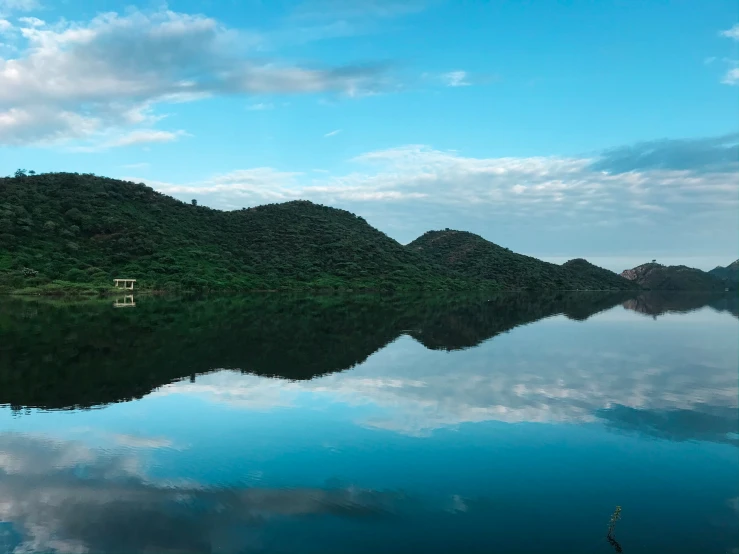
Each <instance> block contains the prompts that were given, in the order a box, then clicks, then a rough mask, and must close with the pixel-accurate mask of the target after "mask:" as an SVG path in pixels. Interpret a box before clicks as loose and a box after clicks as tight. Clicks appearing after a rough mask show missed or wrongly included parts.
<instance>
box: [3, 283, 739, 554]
mask: <svg viewBox="0 0 739 554" xmlns="http://www.w3.org/2000/svg"><path fill="white" fill-rule="evenodd" d="M136 307H137V309H136V310H116V309H112V308H111V305H110V303H109V302H104V303H96V302H90V303H87V304H78V303H76V304H64V303H58V302H31V303H28V302H21V301H17V300H12V301H3V302H0V332H1V333H2V336H3V340H2V341H1V342H0V403H5V404H8V405H9V406H11V407H12V410H11V409H2V408H0V552H4V550H3V545H5V546H4V548H5V551H7V552H19V553H20V552H49V551H51V552H106V553H107V552H145V551H157V552H159V551H168V552H212V551H220V552H234V553H236V552H316V553H318V552H321V553H323V552H377V551H383V552H409V551H414V552H450V551H464V552H494V551H501V552H522V553H528V552H532V553H533V552H540V551H541V550H542V549H541V541H542V537H550V538H551V537H561V538H562V540H561V541H559V540H557V541H549V540H548V541H547V551H550V552H562V553H564V552H568V553H574V552H578V553H579V552H581V553H583V554H584V553H586V552H587V553H593V552H613V548H614V547H615V546H616V545H614V544H609V542H608V541H607V540H606V537H605V528H606V524H607V522H608V518H609V516H610V514H611V513H612V511H613V507H614V506H615V505H617V504H618V505H622V506H624V517H623V520H622V521H621V522H620V523H619V529H618V546H619V548H622V549H623V551H625V552H626V553H627V554H635V553H647V552H661V551H669V552H673V553H675V552H686V553H687V552H721V553H725V552H727V551H729V550H730V548H733V547H734V545H736V544H739V540H737V539H739V528H738V527H737V515H738V514H737V509H739V508H738V506H739V501H738V500H737V498H739V485H738V484H737V482H736V478H735V477H736V472H737V470H739V449H737V448H736V447H737V445H739V441H738V440H737V439H738V438H739V407H738V405H737V404H738V400H737V398H738V397H739V386H738V384H737V366H738V364H739V343H737V341H736V338H737V334H738V331H739V321H738V320H737V310H736V299H734V298H733V297H732V298H729V297H724V296H722V295H710V296H701V297H700V298H697V297H695V296H690V297H684V298H682V300H681V297H679V296H675V295H670V296H664V295H662V296H654V295H650V296H640V297H636V298H629V297H623V296H621V295H595V294H584V295H556V296H551V297H543V296H531V295H503V296H496V297H485V298H480V297H472V298H470V297H451V298H444V297H437V298H418V297H416V298H408V297H390V298H383V299H378V298H375V297H370V296H366V297H365V296H353V297H348V298H347V297H338V296H337V297H334V296H327V297H311V298H306V297H278V296H269V297H268V296H255V297H249V298H232V299H228V298H217V299H189V300H188V302H177V301H175V300H169V299H156V298H144V299H143V300H139V302H137V306H136ZM644 314H646V315H654V316H658V319H657V320H656V321H654V320H652V319H651V317H642V315H644ZM534 323H535V324H534ZM131 399H140V400H138V401H135V402H133V401H131V402H129V401H128V400H131ZM36 408H42V409H43V410H37V409H36ZM80 408H96V409H95V410H88V409H82V410H81V409H80ZM49 409H51V410H52V411H45V410H49ZM60 409H61V410H60ZM532 526H533V527H532ZM532 528H535V529H536V533H532V531H531V530H532Z"/></svg>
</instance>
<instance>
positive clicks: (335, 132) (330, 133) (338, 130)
mask: <svg viewBox="0 0 739 554" xmlns="http://www.w3.org/2000/svg"><path fill="white" fill-rule="evenodd" d="M340 132H341V129H334V130H333V131H330V132H328V133H326V134H325V135H323V136H324V137H333V136H335V135H338V134H339V133H340Z"/></svg>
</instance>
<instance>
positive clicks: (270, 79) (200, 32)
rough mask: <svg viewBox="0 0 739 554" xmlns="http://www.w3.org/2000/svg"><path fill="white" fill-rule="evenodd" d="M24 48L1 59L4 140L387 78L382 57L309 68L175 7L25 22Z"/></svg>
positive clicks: (342, 89) (352, 89)
mask: <svg viewBox="0 0 739 554" xmlns="http://www.w3.org/2000/svg"><path fill="white" fill-rule="evenodd" d="M21 33H22V36H23V38H24V39H25V40H26V41H27V46H28V47H27V48H26V50H25V51H23V52H22V53H21V54H20V55H19V56H18V57H16V58H13V59H0V144H28V143H33V142H36V143H38V142H50V141H59V140H63V139H84V138H98V137H97V133H101V132H104V131H109V130H111V129H118V130H120V129H125V128H126V127H128V126H130V125H131V124H132V123H141V121H132V118H134V119H135V118H136V117H138V118H139V119H142V118H143V119H145V120H146V121H147V122H152V121H153V120H154V118H152V116H151V110H152V109H153V107H155V106H156V105H157V104H160V103H164V102H186V101H193V100H197V99H200V98H203V97H207V96H209V95H216V94H267V93H283V94H288V93H295V94H310V93H340V94H345V95H347V96H361V95H363V94H368V93H372V92H375V91H377V90H379V89H380V88H382V87H383V86H384V85H385V81H386V79H385V75H384V74H385V69H384V68H383V67H375V66H361V67H351V66H345V67H337V68H329V69H326V68H307V67H300V66H296V65H293V64H289V63H279V62H278V61H276V60H270V61H266V62H265V61H261V60H259V61H257V60H256V59H253V58H251V57H250V56H249V54H250V52H251V51H252V50H254V48H255V47H256V46H257V45H258V40H259V39H258V38H255V37H253V36H251V35H248V34H246V33H240V32H237V31H235V30H232V29H228V28H225V27H224V26H223V25H221V24H220V23H219V22H218V21H216V20H214V19H211V18H207V17H204V16H199V15H187V14H182V13H176V12H172V11H158V12H154V13H149V12H146V13H145V12H142V11H136V10H132V11H129V12H126V14H125V15H119V14H116V13H104V14H101V15H98V16H97V17H95V18H94V19H93V20H92V21H90V22H87V23H72V22H66V21H62V22H59V23H56V24H52V25H50V26H48V27H43V28H41V27H34V26H31V27H26V28H23V29H21Z"/></svg>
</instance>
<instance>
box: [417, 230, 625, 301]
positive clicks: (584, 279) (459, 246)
mask: <svg viewBox="0 0 739 554" xmlns="http://www.w3.org/2000/svg"><path fill="white" fill-rule="evenodd" d="M406 248H408V249H409V250H411V251H412V252H416V253H419V254H421V255H423V256H425V257H426V258H427V259H428V260H429V261H430V262H434V263H437V264H439V265H442V266H444V267H446V268H448V269H450V270H453V271H455V272H457V273H459V274H460V275H464V276H466V277H468V278H471V279H483V280H485V281H493V282H495V283H498V284H499V285H500V286H501V287H503V288H505V289H517V290H524V289H526V290H534V289H557V290H564V289H570V290H572V289H580V290H633V289H637V288H638V286H637V285H636V284H635V283H632V282H629V281H628V280H626V279H623V278H622V277H620V276H618V275H617V274H615V273H613V272H611V271H608V270H606V269H602V268H599V267H596V266H594V265H592V264H590V263H588V262H587V261H585V260H581V259H578V260H571V261H569V262H567V263H566V264H564V265H561V266H560V265H557V264H552V263H548V262H543V261H541V260H538V259H536V258H532V257H530V256H524V255H522V254H516V253H515V252H512V251H510V250H509V249H508V248H503V247H502V246H498V245H497V244H494V243H492V242H490V241H487V240H485V239H484V238H482V237H480V236H479V235H475V234H473V233H468V232H465V231H452V230H445V231H429V232H427V233H425V234H423V235H422V236H420V237H419V238H417V239H416V240H414V241H413V242H411V243H410V244H408V245H407V246H406Z"/></svg>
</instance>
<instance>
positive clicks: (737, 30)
mask: <svg viewBox="0 0 739 554" xmlns="http://www.w3.org/2000/svg"><path fill="white" fill-rule="evenodd" d="M720 35H721V36H722V37H726V38H730V39H732V40H739V23H734V25H733V26H732V27H731V29H727V30H725V31H721V33H720Z"/></svg>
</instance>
